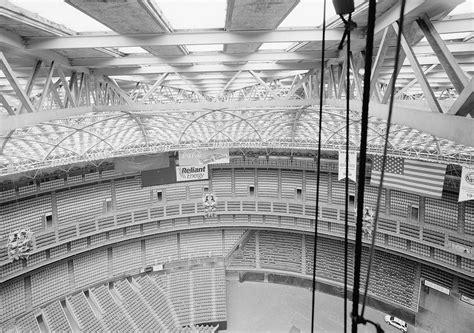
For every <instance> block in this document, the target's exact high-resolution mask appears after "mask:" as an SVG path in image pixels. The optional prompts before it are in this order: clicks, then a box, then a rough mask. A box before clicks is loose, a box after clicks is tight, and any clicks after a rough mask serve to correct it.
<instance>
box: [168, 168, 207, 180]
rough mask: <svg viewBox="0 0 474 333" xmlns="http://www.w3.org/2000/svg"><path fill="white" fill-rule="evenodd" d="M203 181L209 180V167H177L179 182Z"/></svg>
mask: <svg viewBox="0 0 474 333" xmlns="http://www.w3.org/2000/svg"><path fill="white" fill-rule="evenodd" d="M203 179H209V173H208V168H207V165H200V166H177V167H176V181H178V182H189V181H193V180H203Z"/></svg>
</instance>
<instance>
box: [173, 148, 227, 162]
mask: <svg viewBox="0 0 474 333" xmlns="http://www.w3.org/2000/svg"><path fill="white" fill-rule="evenodd" d="M216 163H229V148H218V149H193V150H183V151H180V152H179V165H180V166H193V165H206V164H216Z"/></svg>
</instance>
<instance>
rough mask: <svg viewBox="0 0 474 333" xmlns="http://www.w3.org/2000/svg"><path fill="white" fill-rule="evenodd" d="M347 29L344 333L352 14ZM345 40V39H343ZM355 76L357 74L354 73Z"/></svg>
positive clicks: (345, 327) (347, 22) (345, 275)
mask: <svg viewBox="0 0 474 333" xmlns="http://www.w3.org/2000/svg"><path fill="white" fill-rule="evenodd" d="M341 19H342V20H343V22H344V24H345V26H346V29H345V32H344V35H345V36H346V37H347V44H346V48H347V53H346V62H347V65H346V170H345V172H346V178H345V183H344V186H345V201H344V210H345V216H344V333H345V332H347V320H346V318H347V275H348V274H347V266H348V263H347V255H348V253H347V252H348V246H347V244H348V241H349V240H348V237H349V214H348V213H349V97H350V89H351V83H350V66H349V64H350V60H349V59H350V56H351V30H352V29H351V25H350V24H349V22H351V20H352V13H351V14H349V20H348V21H346V20H344V17H343V16H342V15H341ZM343 38H344V37H343ZM354 75H355V73H354Z"/></svg>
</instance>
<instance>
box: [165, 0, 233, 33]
mask: <svg viewBox="0 0 474 333" xmlns="http://www.w3.org/2000/svg"><path fill="white" fill-rule="evenodd" d="M156 3H157V5H158V7H159V8H160V9H161V11H162V12H163V15H164V17H165V18H166V20H167V21H168V22H170V24H171V27H172V28H173V29H178V30H179V29H219V28H220V29H223V28H224V26H225V17H226V1H225V0H156Z"/></svg>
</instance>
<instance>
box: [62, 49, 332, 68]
mask: <svg viewBox="0 0 474 333" xmlns="http://www.w3.org/2000/svg"><path fill="white" fill-rule="evenodd" d="M320 56H321V53H320V52H317V51H311V52H255V53H240V54H236V53H231V54H227V53H211V54H189V55H182V56H173V57H160V56H129V57H123V58H81V59H73V60H71V63H72V65H73V66H87V67H106V66H139V65H164V64H166V65H167V64H173V65H176V64H192V63H194V64H195V63H199V64H204V63H222V62H240V61H280V60H283V61H295V62H298V61H302V60H305V61H314V60H315V59H318V58H319V57H320ZM325 56H326V57H327V58H336V57H337V56H338V52H337V51H326V55H325Z"/></svg>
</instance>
